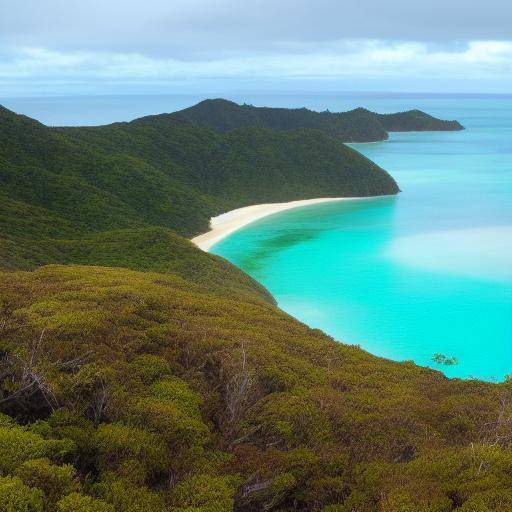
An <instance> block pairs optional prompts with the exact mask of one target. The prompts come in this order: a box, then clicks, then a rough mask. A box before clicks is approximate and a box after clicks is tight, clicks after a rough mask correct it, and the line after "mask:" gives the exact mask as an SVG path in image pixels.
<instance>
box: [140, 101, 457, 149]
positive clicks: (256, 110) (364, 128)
mask: <svg viewBox="0 0 512 512" xmlns="http://www.w3.org/2000/svg"><path fill="white" fill-rule="evenodd" d="M170 118H172V119H181V120H187V121H191V122H194V123H199V124H202V125H204V126H208V127H209V128H211V129H213V130H215V131H217V132H220V133H223V132H227V131H230V130H235V129H237V128H240V127H244V126H257V127H260V128H271V129H274V130H293V129H297V128H314V129H317V130H321V131H323V132H324V133H326V134H328V135H330V136H332V137H334V138H336V139H339V140H341V141H343V142H375V141H379V140H386V139H387V138H388V136H389V135H388V132H395V131H426V130H434V131H453V130H463V129H464V127H463V126H462V125H461V124H460V123H459V122H457V121H444V120H441V119H437V118H435V117H432V116H430V115H428V114H426V113H424V112H421V111H420V110H410V111H407V112H400V113H397V114H376V113H374V112H371V111H369V110H367V109H364V108H356V109H354V110H351V111H349V112H339V113H335V112H329V111H325V112H315V111H313V110H308V109H306V108H300V109H288V108H268V107H254V106H252V105H246V104H244V105H238V104H236V103H234V102H232V101H227V100H222V99H215V100H205V101H202V102H201V103H198V104H197V105H194V106H193V107H189V108H186V109H184V110H181V111H179V112H176V113H174V114H162V115H159V116H150V117H148V118H146V119H145V122H146V123H148V122H151V123H154V124H156V125H158V124H160V123H162V122H166V121H167V120H168V119H170Z"/></svg>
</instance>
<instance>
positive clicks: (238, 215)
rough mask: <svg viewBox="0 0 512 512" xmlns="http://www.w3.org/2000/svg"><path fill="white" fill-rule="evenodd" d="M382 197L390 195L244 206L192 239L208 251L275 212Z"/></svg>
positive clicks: (228, 213) (219, 217)
mask: <svg viewBox="0 0 512 512" xmlns="http://www.w3.org/2000/svg"><path fill="white" fill-rule="evenodd" d="M380 197H388V196H366V197H320V198H316V199H300V200H298V201H289V202H286V203H264V204H254V205H251V206H243V207H242V208H236V209H235V210H230V211H228V212H226V213H222V214H220V215H217V216H216V217H212V218H211V219H210V231H207V232H206V233H202V234H201V235H197V236H195V237H194V238H192V239H191V242H192V243H193V244H195V245H196V246H197V247H199V249H202V250H203V251H205V252H208V251H209V250H210V249H211V248H212V247H213V246H214V245H215V244H216V243H218V242H220V241H221V240H223V239H224V238H226V237H227V236H229V235H231V234H232V233H234V232H235V231H237V230H238V229H240V228H242V227H244V226H247V225H248V224H251V223H252V222H255V221H257V220H259V219H262V218H264V217H267V216H269V215H272V214H274V213H278V212H282V211H285V210H291V209H292V208H299V207H301V206H308V205H312V204H318V203H328V202H334V201H357V200H367V199H378V198H380Z"/></svg>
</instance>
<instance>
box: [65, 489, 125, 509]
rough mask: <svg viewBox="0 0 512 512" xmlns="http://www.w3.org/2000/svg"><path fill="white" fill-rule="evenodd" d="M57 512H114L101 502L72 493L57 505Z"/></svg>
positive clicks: (111, 507) (109, 506)
mask: <svg viewBox="0 0 512 512" xmlns="http://www.w3.org/2000/svg"><path fill="white" fill-rule="evenodd" d="M57 512H115V509H114V507H113V506H112V505H110V504H108V503H106V502H105V501H103V500H98V499H95V498H92V497H91V496H86V495H83V494H79V493H76V492H74V493H71V494H68V495H67V496H65V497H64V498H62V499H61V500H60V501H59V502H58V503H57Z"/></svg>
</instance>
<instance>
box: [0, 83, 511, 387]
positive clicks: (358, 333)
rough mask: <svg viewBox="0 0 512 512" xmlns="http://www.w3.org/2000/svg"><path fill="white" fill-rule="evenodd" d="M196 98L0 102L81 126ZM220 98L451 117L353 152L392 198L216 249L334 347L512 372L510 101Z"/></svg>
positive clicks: (285, 215) (283, 218)
mask: <svg viewBox="0 0 512 512" xmlns="http://www.w3.org/2000/svg"><path fill="white" fill-rule="evenodd" d="M205 97H211V95H203V96H192V95H190V96H185V95H182V96H172V95H168V96H112V97H106V96H104V97H65V98H4V99H0V103H1V104H3V105H5V106H6V107H7V108H11V109H13V110H15V111H16V112H19V113H23V114H26V115H30V116H32V117H35V118H36V119H39V120H40V121H42V122H44V123H46V124H49V125H91V124H104V123H110V122H114V121H128V120H130V119H133V118H135V117H139V116H141V115H147V114H155V113H161V112H171V111H174V110H177V109H180V108H184V107H186V106H189V105H192V104H194V103H196V102H197V101H200V100H201V99H204V98H205ZM228 99H232V100H234V101H238V102H247V103H253V104H255V105H266V106H281V107H303V106H305V107H308V108H313V109H315V110H325V109H329V110H331V111H341V110H347V109H350V108H355V107H358V106H362V107H366V108H369V109H371V110H375V111H377V112H382V113H385V112H395V111H402V110H407V109H411V108H419V109H422V110H425V111H426V112H428V113H430V114H432V115H434V116H437V117H441V118H444V119H457V120H458V121H460V122H461V123H462V124H463V125H464V126H465V127H466V130H465V131H462V132H423V133H395V134H392V136H391V138H390V140H388V141H385V142H379V143H373V144H357V145H353V147H354V148H355V149H356V150H357V151H360V152H361V153H363V154H364V155H366V156H367V157H369V158H370V159H372V160H373V161H375V162H376V163H377V164H379V165H381V166H382V167H383V168H384V169H386V170H387V171H388V172H390V173H391V174H392V175H393V176H394V177H395V179H396V180H397V182H398V184H399V186H400V188H401V190H402V192H401V193H400V194H399V195H398V196H396V197H386V198H376V199H371V200H362V201H347V202H334V203H324V204H320V205H313V206H307V207H301V208H297V209H294V210H289V211H286V212H281V213H278V214H274V215H272V216H270V217H267V218H265V219H262V220H259V221H256V222H254V223H253V224H250V225H248V226H246V227H245V228H242V229H240V230H239V231H237V232H236V233H234V234H232V235H231V236H229V237H228V238H226V239H224V240H223V241H221V242H220V243H218V244H217V245H215V246H214V247H213V249H212V252H214V253H215V254H219V255H221V256H223V257H225V258H227V259H228V260H230V261H232V262H233V263H234V264H236V265H238V266H239V267H241V268H242V269H244V270H245V271H246V272H248V273H249V274H250V275H252V276H253V277H254V278H256V279H257V280H258V281H260V282H261V283H263V284H264V285H265V286H266V287H267V288H268V289H269V290H270V292H271V293H272V294H273V295H274V297H275V298H276V300H277V301H278V304H279V306H280V307H281V308H282V309H284V310H285V311H287V312H289V313H290V314H292V315H293V316H295V317H296V318H298V319H299V320H301V321H303V322H305V323H306V324H308V325H310V326H312V327H318V328H321V329H322V330H324V331H325V332H327V333H328V334H330V335H332V336H333V337H334V338H336V339H337V340H340V341H343V342H345V343H350V344H358V345H360V346H361V347H362V348H364V349H365V350H367V351H369V352H371V353H373V354H375V355H378V356H382V357H386V358H389V359H393V360H397V361H403V360H413V361H415V362H416V363H417V364H420V365H424V366H430V367H432V368H436V369H438V370H441V371H443V372H444V373H445V374H446V375H448V376H449V377H461V378H479V379H484V380H497V381H501V380H503V379H504V378H505V377H506V375H508V374H511V373H512V96H506V95H501V96H485V95H428V94H386V93H382V94H375V93H367V94H364V93H363V94H361V93H321V94H320V93H318V94H291V95H290V94H286V93H284V92H283V93H280V94H277V93H275V94H266V95H262V94H257V93H240V94H235V95H233V94H231V95H229V98H228ZM446 363H450V364H446Z"/></svg>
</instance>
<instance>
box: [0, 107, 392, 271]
mask: <svg viewBox="0 0 512 512" xmlns="http://www.w3.org/2000/svg"><path fill="white" fill-rule="evenodd" d="M397 191H398V187H397V185H396V183H395V182H394V180H393V178H391V177H390V176H389V174H387V173H386V172H385V171H384V170H382V169H380V168H379V167H378V166H376V165H375V164H373V163H372V162H370V161H369V160H368V159H366V158H364V157H362V156H361V155H360V154H359V153H357V152H356V151H353V150H352V149H350V148H347V147H345V146H344V145H343V144H341V143H340V142H338V141H335V140H333V139H332V138H330V137H328V136H326V135H325V134H323V133H321V132H319V131H313V130H294V131H290V132H277V131H271V130H265V129H257V128H245V129H240V130H236V131H233V132H230V133H227V134H217V133H214V132H213V131H211V130H209V129H207V128H204V127H200V126H196V125H193V124H191V123H188V122H177V121H174V120H173V121H170V122H166V123H165V124H163V125H160V126H153V125H151V124H148V123H147V122H146V120H145V119H141V120H138V121H136V122H133V123H117V124H113V125H109V126H102V127H97V128H48V127H46V126H44V125H42V124H40V123H38V122H37V121H34V120H31V119H29V118H27V117H24V116H17V115H16V114H14V113H13V112H10V111H8V110H6V109H1V110H0V197H1V199H2V201H1V202H0V236H1V238H2V244H1V246H0V264H1V265H2V266H3V267H7V268H30V267H31V266H33V265H38V264H43V263H51V262H61V263H63V262H65V263H70V262H71V261H70V259H69V258H70V257H71V255H76V254H77V251H76V250H74V249H73V250H71V249H70V247H71V246H70V244H64V243H62V240H68V239H70V240H75V244H78V245H83V243H84V242H83V237H84V236H85V235H87V236H94V235H95V234H98V233H104V232H107V231H111V230H122V229H124V230H126V229H129V230H131V233H132V235H131V236H135V235H134V234H133V233H134V231H133V230H134V229H143V228H144V229H147V228H150V227H152V228H157V227H158V228H160V229H161V230H162V229H169V230H173V231H174V232H175V233H178V234H180V235H183V236H186V237H190V236H193V235H196V234H198V233H201V232H204V231H206V230H207V229H208V223H209V219H210V217H212V216H214V215H217V214H219V213H222V212H225V211H227V210H231V209H233V208H237V207H241V206H247V205H249V204H254V203H264V202H275V201H286V200H293V199H308V198H313V197H319V196H322V197H325V196H327V197H328V196H367V195H370V196H371V195H382V194H394V193H396V192H397ZM169 237H171V238H172V234H170V235H168V238H169ZM103 243H105V244H107V243H108V245H109V246H111V245H112V244H111V243H110V242H107V239H106V238H105V237H104V238H103ZM180 243H188V242H180ZM170 249H172V247H170ZM112 250H114V249H112ZM122 257H123V258H124V255H123V256H122ZM73 261H75V262H77V263H81V262H82V259H81V258H75V259H74V260H73ZM154 269H155V270H157V269H160V267H159V266H156V267H154Z"/></svg>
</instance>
